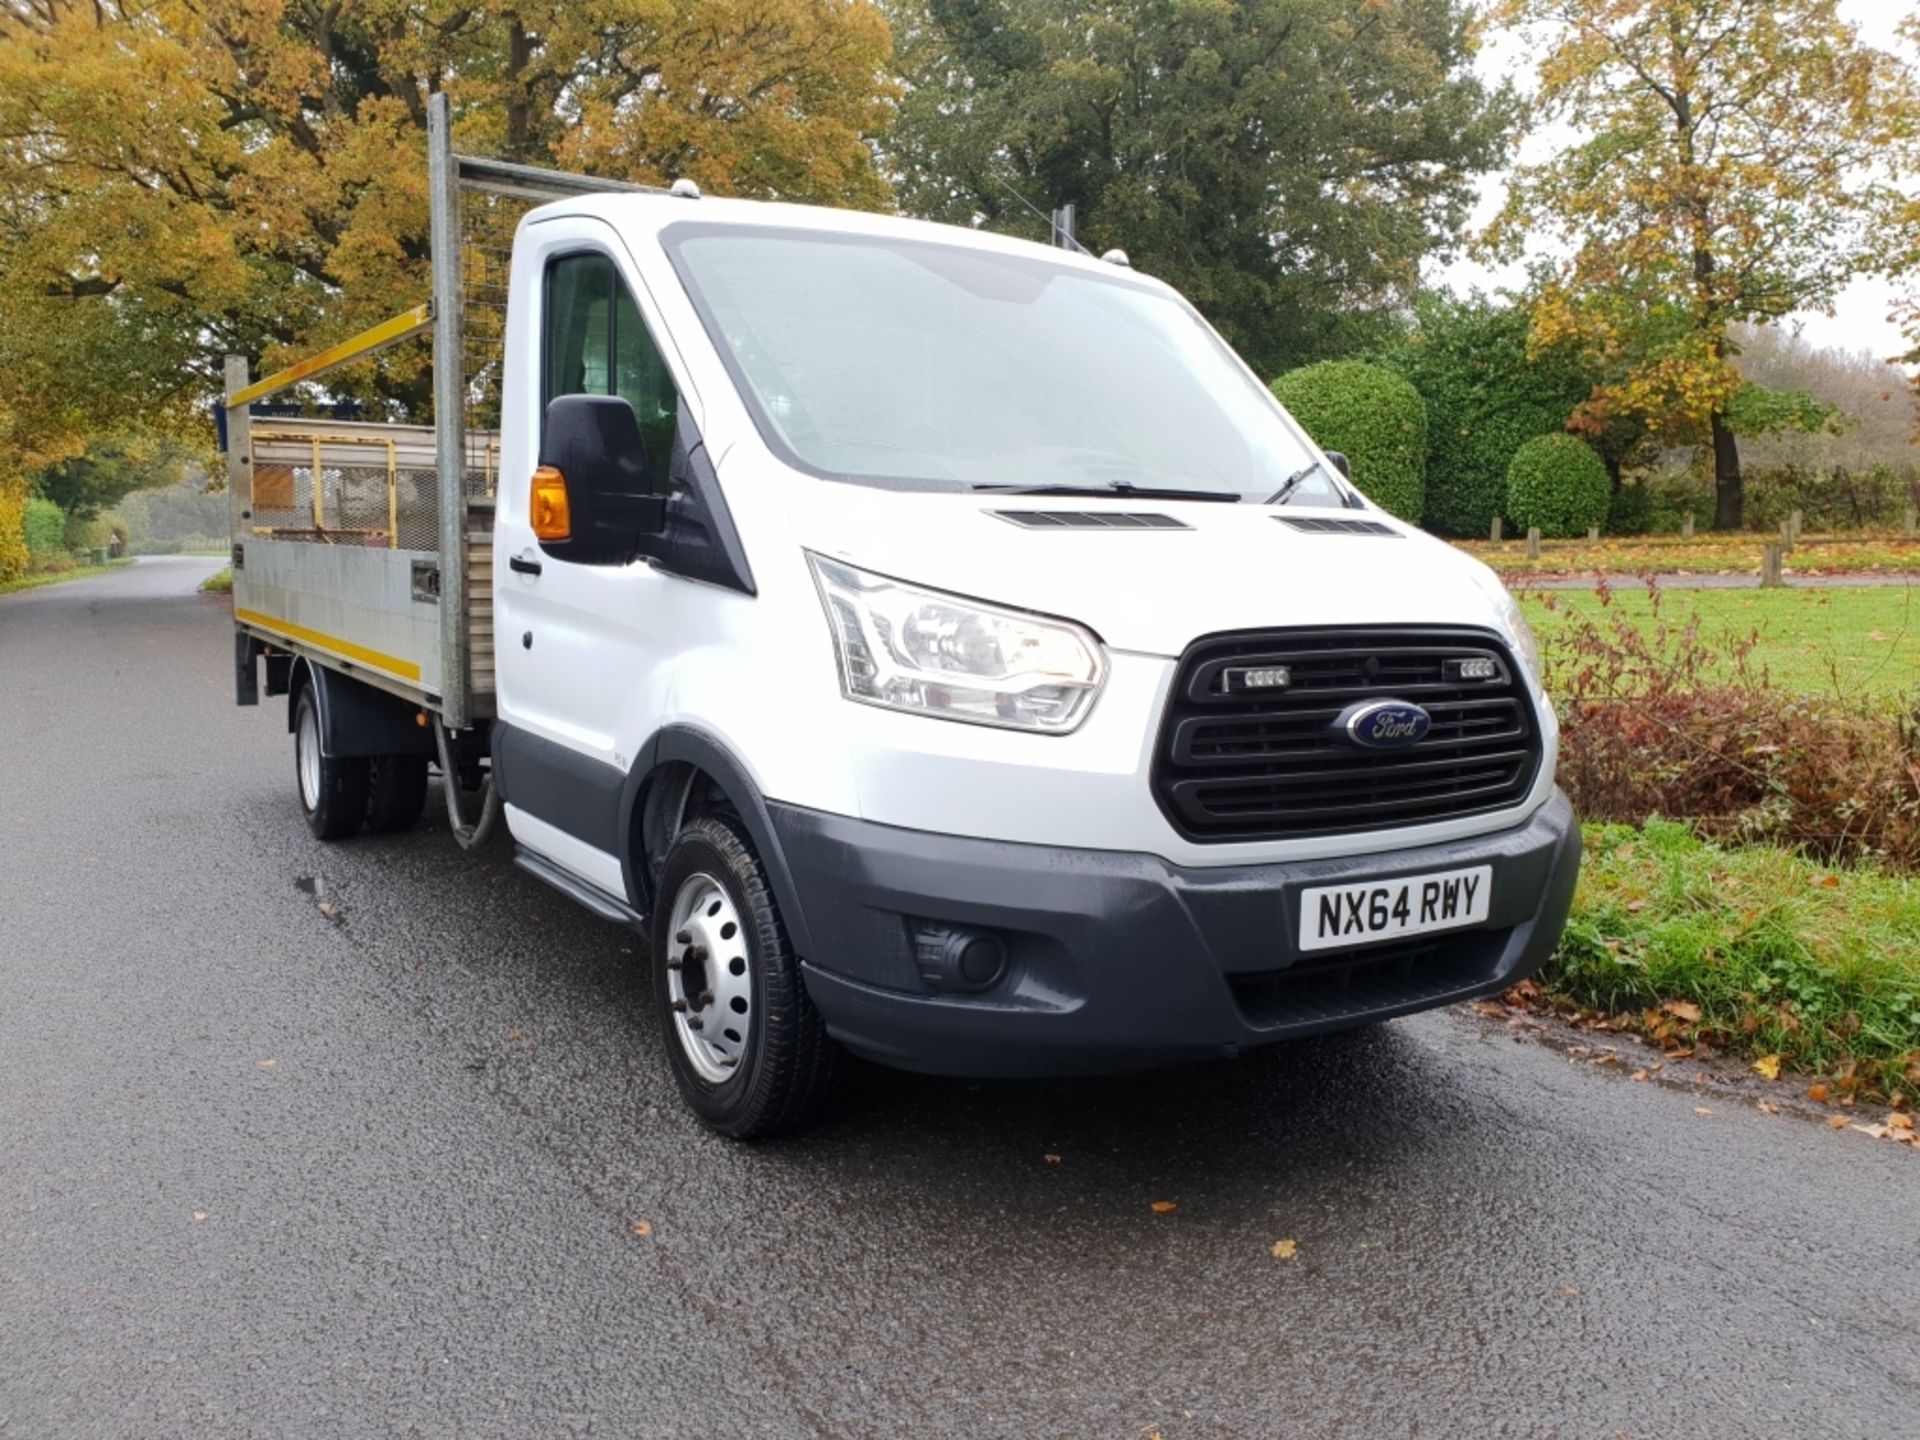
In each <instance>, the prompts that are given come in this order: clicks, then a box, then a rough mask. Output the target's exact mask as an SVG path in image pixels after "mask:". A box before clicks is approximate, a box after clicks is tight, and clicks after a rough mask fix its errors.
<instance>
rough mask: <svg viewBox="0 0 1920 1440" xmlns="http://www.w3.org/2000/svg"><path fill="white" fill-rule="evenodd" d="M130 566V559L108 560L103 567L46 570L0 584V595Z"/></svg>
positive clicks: (82, 566)
mask: <svg viewBox="0 0 1920 1440" xmlns="http://www.w3.org/2000/svg"><path fill="white" fill-rule="evenodd" d="M131 564H133V561H132V559H131V558H129V559H125V560H109V561H108V562H107V563H106V564H104V565H76V566H74V567H73V568H72V569H71V570H46V571H41V572H39V573H38V574H33V575H22V576H21V577H20V578H19V579H17V580H8V581H5V582H3V583H0V595H13V594H16V593H18V592H19V591H21V590H39V589H41V588H42V587H44V586H47V585H59V584H63V583H64V582H66V581H68V580H86V579H88V578H90V577H92V576H94V575H108V574H111V573H112V572H113V571H115V570H119V569H121V568H123V567H125V566H128V565H131Z"/></svg>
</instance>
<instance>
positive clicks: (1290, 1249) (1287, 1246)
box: [1273, 1240, 1300, 1260]
mask: <svg viewBox="0 0 1920 1440" xmlns="http://www.w3.org/2000/svg"><path fill="white" fill-rule="evenodd" d="M1299 1249H1300V1246H1299V1245H1298V1244H1297V1243H1296V1242H1294V1241H1292V1240H1276V1241H1274V1242H1273V1258H1274V1259H1276V1260H1291V1259H1292V1258H1293V1257H1294V1254H1295V1253H1296V1252H1297V1251H1298V1250H1299Z"/></svg>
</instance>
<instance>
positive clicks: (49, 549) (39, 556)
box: [22, 495, 67, 562]
mask: <svg viewBox="0 0 1920 1440" xmlns="http://www.w3.org/2000/svg"><path fill="white" fill-rule="evenodd" d="M22 530H23V532H24V534H25V536H26V541H27V550H28V551H29V552H30V553H31V554H32V556H33V558H34V560H35V561H36V562H38V561H41V560H44V559H46V558H47V557H48V556H49V555H58V554H61V553H63V552H64V550H65V548H66V534H67V512H66V511H64V510H62V509H61V508H60V507H59V506H58V505H56V504H54V503H53V502H52V501H51V500H42V499H41V498H40V497H39V496H38V495H34V496H31V497H29V498H28V500H27V508H26V514H25V515H24V517H23V524H22Z"/></svg>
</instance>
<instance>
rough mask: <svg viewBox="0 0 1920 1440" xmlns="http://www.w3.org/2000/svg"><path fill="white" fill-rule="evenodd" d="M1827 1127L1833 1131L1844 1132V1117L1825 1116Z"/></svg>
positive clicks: (1845, 1118)
mask: <svg viewBox="0 0 1920 1440" xmlns="http://www.w3.org/2000/svg"><path fill="white" fill-rule="evenodd" d="M1827 1126H1828V1128H1829V1129H1833V1130H1844V1129H1846V1128H1847V1117H1846V1116H1844V1115H1829V1116H1827Z"/></svg>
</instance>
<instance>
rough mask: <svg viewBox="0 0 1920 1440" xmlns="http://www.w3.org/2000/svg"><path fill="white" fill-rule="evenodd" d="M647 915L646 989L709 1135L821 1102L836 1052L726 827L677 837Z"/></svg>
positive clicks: (763, 1125) (763, 894) (760, 881)
mask: <svg viewBox="0 0 1920 1440" xmlns="http://www.w3.org/2000/svg"><path fill="white" fill-rule="evenodd" d="M659 899H660V903H659V904H658V905H657V906H656V907H655V909H654V914H653V925H652V939H653V972H654V974H653V990H654V999H655V1001H656V1003H657V1006H658V1009H659V1014H660V1030H661V1037H662V1040H663V1042H664V1044H665V1046H666V1050H667V1058H668V1063H669V1064H670V1065H671V1067H672V1069H673V1076H674V1080H675V1081H676V1082H677V1083H678V1084H679V1086H680V1093H681V1095H682V1096H683V1097H684V1098H685V1099H686V1102H687V1104H688V1105H689V1106H691V1107H692V1109H693V1111H694V1113H695V1114H696V1115H698V1116H699V1117H700V1118H701V1119H702V1120H703V1121H705V1122H706V1123H707V1124H708V1125H709V1126H711V1127H712V1128H713V1129H715V1130H718V1131H719V1132H720V1133H721V1134H723V1135H731V1136H733V1137H734V1138H735V1139H740V1140H750V1139H756V1138H759V1137H761V1136H766V1135H773V1134H776V1133H778V1132H780V1131H782V1130H791V1129H794V1128H795V1127H797V1126H798V1125H800V1124H801V1123H802V1122H804V1121H805V1120H806V1119H807V1118H808V1117H809V1116H810V1115H811V1114H812V1113H813V1112H814V1111H815V1110H816V1109H817V1108H818V1107H819V1105H820V1103H821V1102H822V1101H823V1100H824V1099H825V1098H826V1096H827V1094H828V1092H829V1091H830V1090H831V1088H832V1085H833V1079H834V1073H835V1071H836V1069H837V1068H838V1060H839V1056H840V1047H839V1046H838V1045H836V1044H834V1042H833V1041H832V1040H831V1039H830V1038H828V1035H827V1030H826V1026H825V1024H824V1023H823V1022H822V1021H821V1019H820V1014H819V1012H818V1011H817V1010H815V1009H814V1008H813V1002H812V1001H811V1000H809V999H808V998H807V992H806V986H805V985H804V983H803V982H802V980H801V977H800V961H799V957H798V956H796V955H795V954H794V953H793V950H792V947H791V946H790V945H789V944H788V942H787V932H786V927H785V926H784V925H782V924H781V923H780V913H779V910H778V908H777V907H776V906H775V904H774V899H773V892H772V890H771V888H770V887H769V886H768V884H767V875H766V870H765V868H764V867H763V866H762V865H761V863H760V858H759V857H758V856H757V855H755V854H754V853H753V847H752V846H751V845H749V844H748V843H747V840H746V837H745V836H743V835H742V834H741V833H740V831H739V829H738V827H737V825H736V824H735V822H733V821H731V820H729V819H726V818H723V817H721V816H718V815H704V816H701V817H700V818H699V819H697V820H694V821H693V822H692V823H691V824H689V825H688V826H687V827H686V828H685V829H684V830H682V831H681V832H680V834H679V835H678V836H676V837H675V839H674V842H673V846H672V848H671V849H670V850H669V851H668V852H667V859H666V864H665V866H664V867H663V870H662V873H661V880H660V887H659Z"/></svg>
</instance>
